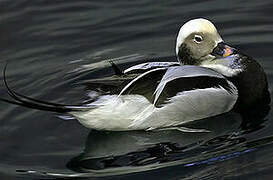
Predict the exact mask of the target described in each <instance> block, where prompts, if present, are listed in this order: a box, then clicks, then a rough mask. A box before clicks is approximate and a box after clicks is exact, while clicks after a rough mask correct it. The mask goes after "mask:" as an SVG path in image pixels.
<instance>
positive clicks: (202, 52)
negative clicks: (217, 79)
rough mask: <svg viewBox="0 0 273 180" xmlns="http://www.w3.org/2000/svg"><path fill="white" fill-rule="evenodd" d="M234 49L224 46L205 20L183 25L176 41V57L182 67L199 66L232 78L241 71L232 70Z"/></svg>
mask: <svg viewBox="0 0 273 180" xmlns="http://www.w3.org/2000/svg"><path fill="white" fill-rule="evenodd" d="M233 52H234V48H232V47H230V46H228V45H226V44H225V43H224V41H223V39H222V38H221V36H220V35H219V33H218V32H217V29H216V28H215V26H214V25H213V24H212V23H211V22H210V21H209V20H206V19H203V18H199V19H193V20H190V21H188V22H187V23H185V24H184V25H183V26H182V27H181V28H180V31H179V33H178V36H177V40H176V55H177V58H178V61H179V62H180V63H181V64H184V65H199V66H205V67H209V68H212V69H214V70H216V71H218V72H220V73H222V74H224V75H227V73H228V76H232V75H234V74H237V73H238V72H240V71H241V68H239V69H234V68H233V67H231V66H230V65H231V64H233V61H234V58H226V57H227V56H230V55H232V54H233Z"/></svg>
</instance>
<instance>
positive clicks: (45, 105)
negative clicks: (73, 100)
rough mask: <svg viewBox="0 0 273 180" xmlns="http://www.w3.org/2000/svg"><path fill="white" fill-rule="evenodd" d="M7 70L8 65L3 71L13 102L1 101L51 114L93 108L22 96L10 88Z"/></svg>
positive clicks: (2, 99)
mask: <svg viewBox="0 0 273 180" xmlns="http://www.w3.org/2000/svg"><path fill="white" fill-rule="evenodd" d="M6 69H7V64H6V65H5V67H4V71H3V79H4V84H5V87H6V90H7V93H8V94H9V96H10V97H11V98H12V99H13V100H8V99H4V98H0V100H1V101H4V102H7V103H10V104H15V105H19V106H23V107H27V108H31V109H38V110H42V111H50V112H57V113H67V112H71V111H84V110H88V109H90V108H91V107H90V106H87V105H84V104H77V105H66V104H57V103H51V102H46V101H41V100H37V99H33V98H31V97H27V96H24V95H22V94H19V93H17V92H15V91H14V90H12V89H11V88H10V87H9V85H8V83H7V78H6Z"/></svg>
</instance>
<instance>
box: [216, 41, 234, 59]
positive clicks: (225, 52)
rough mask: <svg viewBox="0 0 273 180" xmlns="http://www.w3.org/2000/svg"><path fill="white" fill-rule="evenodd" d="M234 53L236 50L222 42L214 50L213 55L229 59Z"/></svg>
mask: <svg viewBox="0 0 273 180" xmlns="http://www.w3.org/2000/svg"><path fill="white" fill-rule="evenodd" d="M233 53H234V48H232V47H230V46H229V45H227V44H225V43H224V42H220V43H218V44H217V46H216V47H215V48H214V49H213V51H212V53H211V55H213V56H215V57H222V58H223V57H224V58H225V57H227V56H230V55H232V54H233Z"/></svg>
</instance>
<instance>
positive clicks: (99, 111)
mask: <svg viewBox="0 0 273 180" xmlns="http://www.w3.org/2000/svg"><path fill="white" fill-rule="evenodd" d="M230 86H231V87H232V89H231V93H230V92H228V91H227V90H225V89H224V88H207V89H196V90H191V91H185V92H181V93H178V94H177V95H176V96H174V97H172V98H170V99H169V100H168V102H167V104H166V105H164V107H161V108H156V107H154V105H153V104H151V103H150V102H149V101H148V100H147V99H146V98H145V97H143V96H140V95H121V96H116V95H113V96H110V95H108V96H102V97H101V98H100V99H99V100H98V101H96V102H95V103H92V104H91V105H92V106H97V108H95V109H92V110H89V111H86V112H73V113H71V114H72V115H73V116H75V117H76V118H77V119H78V120H79V122H80V123H81V124H83V125H84V126H86V127H87V128H91V129H98V130H110V131H128V130H152V129H159V128H164V127H171V126H177V125H181V124H184V123H187V122H190V121H193V120H198V119H203V118H206V117H211V116H215V115H218V114H221V113H224V112H228V111H230V110H231V109H232V107H233V105H234V104H235V102H236V100H237V97H238V95H237V90H236V88H235V87H234V86H233V85H232V84H230Z"/></svg>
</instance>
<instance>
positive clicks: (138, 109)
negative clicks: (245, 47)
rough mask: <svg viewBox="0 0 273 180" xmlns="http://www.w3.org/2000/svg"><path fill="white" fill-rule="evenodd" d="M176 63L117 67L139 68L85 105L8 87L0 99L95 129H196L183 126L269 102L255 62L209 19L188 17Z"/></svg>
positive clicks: (180, 35)
mask: <svg viewBox="0 0 273 180" xmlns="http://www.w3.org/2000/svg"><path fill="white" fill-rule="evenodd" d="M175 54H176V57H177V62H147V63H142V64H138V65H135V66H132V67H129V68H127V69H125V70H124V71H122V72H121V71H119V74H123V75H128V74H131V73H139V75H138V76H137V77H136V78H134V79H133V80H131V81H130V82H129V83H128V84H127V85H126V86H125V87H124V88H122V90H121V91H120V92H119V93H117V94H113V95H102V96H100V97H99V98H98V99H97V100H96V101H94V102H92V103H90V104H87V105H80V106H77V105H64V104H56V103H51V102H46V101H41V100H37V99H33V98H31V97H27V96H24V95H21V94H19V93H17V92H15V91H14V90H12V89H11V88H10V87H9V85H8V83H7V81H6V78H5V76H6V75H5V72H6V67H5V69H4V83H5V86H6V88H7V90H8V94H9V95H10V96H11V98H13V100H8V99H3V98H1V100H2V101H5V102H7V103H12V104H16V105H20V106H24V107H29V108H34V109H40V110H44V111H53V112H58V113H67V114H69V115H71V116H73V117H74V118H76V119H77V120H78V121H79V122H80V124H82V125H83V126H85V127H87V128H90V129H95V130H101V131H131V130H145V131H150V130H167V129H178V130H181V131H194V132H202V131H203V130H198V129H194V130H192V129H190V128H187V127H184V126H183V125H184V124H186V123H189V122H192V121H197V120H200V119H205V118H209V117H213V116H217V115H220V114H224V113H227V112H229V111H235V112H239V113H240V112H247V111H249V110H250V109H255V108H257V107H261V106H263V105H265V104H269V103H270V94H269V91H268V83H267V77H266V74H265V72H264V70H263V68H262V67H261V65H260V64H259V63H258V62H257V61H256V60H254V59H253V58H251V57H250V56H248V55H246V54H243V53H242V52H240V51H239V50H237V49H236V48H234V47H232V46H231V45H229V44H227V43H225V42H224V40H223V39H222V37H221V36H220V34H219V33H218V31H217V29H216V27H215V26H214V24H213V23H212V22H210V21H209V20H207V19H204V18H197V19H192V20H189V21H188V22H186V23H185V24H184V25H183V26H182V27H181V28H180V30H179V32H178V35H177V39H176V47H175Z"/></svg>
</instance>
